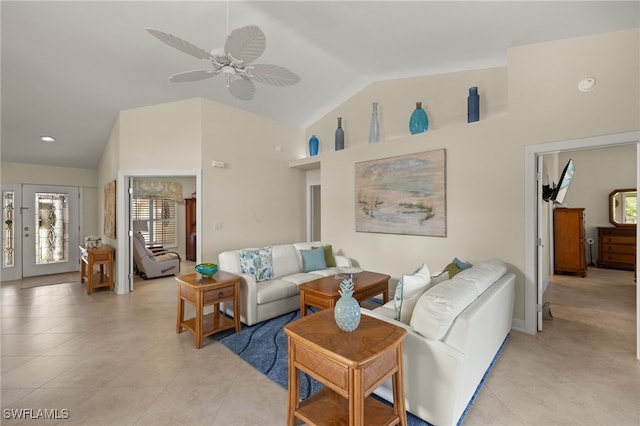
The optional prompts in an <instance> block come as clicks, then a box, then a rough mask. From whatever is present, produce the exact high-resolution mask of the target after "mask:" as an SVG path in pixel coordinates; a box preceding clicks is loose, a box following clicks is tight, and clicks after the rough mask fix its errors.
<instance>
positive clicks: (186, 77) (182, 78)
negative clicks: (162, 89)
mask: <svg viewBox="0 0 640 426" xmlns="http://www.w3.org/2000/svg"><path fill="white" fill-rule="evenodd" d="M219 73H220V70H216V69H206V70H193V71H185V72H180V73H178V74H174V75H172V76H171V77H169V81H171V82H172V83H185V82H189V81H198V80H204V79H205V78H210V77H213V76H215V75H217V74H219Z"/></svg>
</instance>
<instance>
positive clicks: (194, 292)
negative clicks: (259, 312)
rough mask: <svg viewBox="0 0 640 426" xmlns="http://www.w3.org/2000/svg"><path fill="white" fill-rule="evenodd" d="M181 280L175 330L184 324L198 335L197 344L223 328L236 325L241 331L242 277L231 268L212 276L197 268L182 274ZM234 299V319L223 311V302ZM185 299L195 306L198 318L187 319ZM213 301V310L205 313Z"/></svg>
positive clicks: (181, 327) (179, 277)
mask: <svg viewBox="0 0 640 426" xmlns="http://www.w3.org/2000/svg"><path fill="white" fill-rule="evenodd" d="M176 280H177V281H178V284H179V285H178V319H177V322H176V333H180V332H182V329H183V328H186V329H187V330H189V331H190V332H191V333H192V334H193V335H194V336H195V337H196V348H198V349H200V347H202V338H203V337H206V336H210V335H212V334H215V333H217V332H219V331H222V330H227V329H230V328H235V332H236V333H238V332H239V331H240V308H239V305H238V298H239V297H240V277H239V276H238V275H235V274H231V273H229V272H224V271H218V272H216V273H215V274H214V275H213V276H212V277H211V278H207V277H203V276H202V275H200V274H198V273H196V272H194V273H192V274H185V275H179V276H177V277H176ZM226 301H231V302H233V319H230V318H228V317H226V316H224V315H222V314H221V313H220V303H221V302H226ZM184 302H188V303H190V304H192V305H193V307H194V308H195V310H196V316H195V318H192V319H189V320H185V319H184ZM211 305H213V312H212V313H210V314H208V315H204V314H203V311H204V307H205V306H211Z"/></svg>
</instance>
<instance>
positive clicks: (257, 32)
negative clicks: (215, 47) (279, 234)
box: [224, 25, 267, 64]
mask: <svg viewBox="0 0 640 426" xmlns="http://www.w3.org/2000/svg"><path fill="white" fill-rule="evenodd" d="M266 47H267V38H266V37H265V35H264V33H263V32H262V30H261V29H260V28H259V27H257V26H255V25H248V26H246V27H240V28H236V29H235V30H233V31H231V34H229V36H228V37H227V41H226V43H225V45H224V51H225V52H226V53H227V54H228V55H231V57H232V58H233V59H235V60H236V61H242V62H243V63H245V64H246V63H248V62H251V61H254V60H256V59H257V58H259V57H260V55H262V53H263V52H264V49H266Z"/></svg>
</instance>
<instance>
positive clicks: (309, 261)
mask: <svg viewBox="0 0 640 426" xmlns="http://www.w3.org/2000/svg"><path fill="white" fill-rule="evenodd" d="M300 255H301V256H302V271H303V272H311V271H318V270H322V269H326V268H327V263H326V261H325V260H324V248H322V247H318V248H314V249H311V250H300Z"/></svg>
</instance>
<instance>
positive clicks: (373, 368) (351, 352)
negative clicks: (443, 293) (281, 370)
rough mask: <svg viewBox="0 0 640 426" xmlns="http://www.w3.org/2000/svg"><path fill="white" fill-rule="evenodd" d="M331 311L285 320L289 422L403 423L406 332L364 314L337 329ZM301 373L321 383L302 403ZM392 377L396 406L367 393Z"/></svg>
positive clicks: (405, 419)
mask: <svg viewBox="0 0 640 426" xmlns="http://www.w3.org/2000/svg"><path fill="white" fill-rule="evenodd" d="M333 312H334V309H325V310H322V311H319V312H316V313H314V314H311V315H307V316H305V317H304V318H301V319H299V320H297V321H294V322H292V323H289V324H287V325H286V326H285V327H284V331H285V333H286V334H287V336H288V342H289V410H288V413H287V424H288V425H289V426H293V425H294V423H295V419H296V418H298V419H300V420H302V421H303V422H305V423H306V424H309V425H327V424H332V425H342V424H345V425H346V424H348V425H350V426H354V425H358V426H363V425H371V424H380V425H397V424H400V425H403V426H406V424H407V413H406V411H405V406H404V384H403V381H404V379H403V375H402V374H403V373H402V340H403V339H404V338H405V336H406V335H407V331H406V330H405V329H403V328H401V327H398V326H395V325H393V324H391V323H388V322H385V321H382V320H379V319H377V318H373V317H370V316H367V315H362V317H361V319H360V325H359V326H358V328H357V329H356V330H354V331H352V332H346V331H343V330H341V329H340V328H338V326H337V325H336V322H335V320H334V318H333ZM300 371H304V372H305V373H307V374H309V375H310V376H312V377H314V378H316V379H317V380H318V381H320V382H321V383H322V384H324V385H325V387H324V388H323V389H321V390H319V391H318V392H316V393H315V394H313V395H311V396H310V397H309V398H307V399H305V400H304V401H300V391H299V386H300ZM389 377H392V382H393V400H394V405H393V407H390V406H388V405H386V404H384V403H382V402H380V401H378V400H376V399H374V398H373V397H372V396H371V393H372V392H373V391H374V390H375V389H376V388H377V387H378V386H380V385H381V384H382V383H384V381H385V380H387V379H388V378H389Z"/></svg>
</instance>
